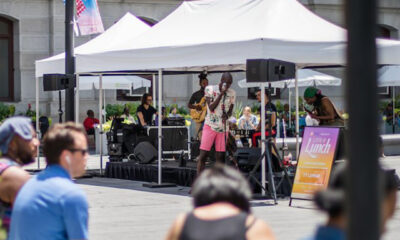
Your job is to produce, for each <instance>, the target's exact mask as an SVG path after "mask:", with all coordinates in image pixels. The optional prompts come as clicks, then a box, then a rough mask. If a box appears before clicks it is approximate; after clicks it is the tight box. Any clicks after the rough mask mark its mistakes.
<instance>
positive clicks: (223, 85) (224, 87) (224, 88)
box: [222, 83, 226, 91]
mask: <svg viewBox="0 0 400 240" xmlns="http://www.w3.org/2000/svg"><path fill="white" fill-rule="evenodd" d="M222 90H224V91H226V83H223V84H222Z"/></svg>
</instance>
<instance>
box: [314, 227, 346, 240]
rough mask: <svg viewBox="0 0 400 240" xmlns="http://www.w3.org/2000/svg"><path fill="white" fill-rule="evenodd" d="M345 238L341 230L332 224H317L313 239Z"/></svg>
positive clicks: (335, 239) (342, 239) (337, 239)
mask: <svg viewBox="0 0 400 240" xmlns="http://www.w3.org/2000/svg"><path fill="white" fill-rule="evenodd" d="M322 239H323V240H345V239H346V234H345V232H344V231H343V230H341V229H339V228H336V227H333V226H319V227H318V229H317V233H316V235H315V240H322Z"/></svg>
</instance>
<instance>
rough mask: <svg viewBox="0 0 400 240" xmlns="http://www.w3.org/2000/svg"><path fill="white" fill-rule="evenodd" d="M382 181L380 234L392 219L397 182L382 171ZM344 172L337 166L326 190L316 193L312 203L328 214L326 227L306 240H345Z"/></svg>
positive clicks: (342, 168) (393, 177)
mask: <svg viewBox="0 0 400 240" xmlns="http://www.w3.org/2000/svg"><path fill="white" fill-rule="evenodd" d="M382 175H383V180H384V199H383V202H382V220H383V222H382V229H381V231H382V233H383V232H384V231H385V225H386V223H387V221H388V220H389V219H390V218H392V217H393V215H394V212H395V209H396V200H397V199H396V198H397V195H396V194H397V187H398V186H397V182H396V178H395V175H394V173H393V172H391V171H385V170H382ZM345 179H346V170H345V168H344V166H338V167H337V168H336V171H334V173H333V175H332V177H331V182H330V183H329V187H328V189H327V190H324V191H320V192H317V193H316V194H315V196H314V201H315V203H316V204H317V206H318V207H319V208H320V209H321V210H322V211H324V212H326V213H327V214H328V221H327V223H326V225H323V226H319V227H318V228H317V231H316V233H315V235H314V236H313V237H311V238H308V239H307V240H345V239H346V234H345V229H346V227H347V222H348V221H347V217H346V213H345V201H346V199H345V188H346V180H345Z"/></svg>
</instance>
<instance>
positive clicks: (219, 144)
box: [200, 124, 227, 152]
mask: <svg viewBox="0 0 400 240" xmlns="http://www.w3.org/2000/svg"><path fill="white" fill-rule="evenodd" d="M225 136H227V133H223V132H216V131H214V130H212V129H211V127H210V126H208V125H206V124H204V127H203V133H202V136H201V144H200V149H201V150H204V151H207V152H209V151H210V150H211V147H212V146H213V144H214V143H215V151H216V152H225Z"/></svg>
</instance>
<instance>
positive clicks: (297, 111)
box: [294, 66, 300, 159]
mask: <svg viewBox="0 0 400 240" xmlns="http://www.w3.org/2000/svg"><path fill="white" fill-rule="evenodd" d="M298 70H299V68H298V67H297V66H296V78H295V80H294V85H295V88H296V159H298V158H299V132H300V127H299V79H298V76H299V74H298Z"/></svg>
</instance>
